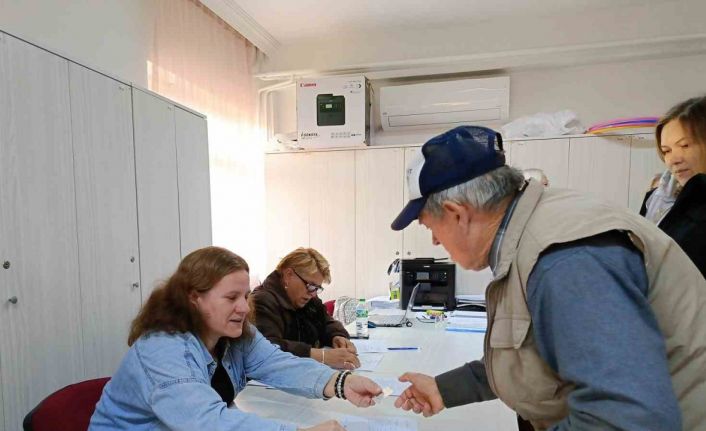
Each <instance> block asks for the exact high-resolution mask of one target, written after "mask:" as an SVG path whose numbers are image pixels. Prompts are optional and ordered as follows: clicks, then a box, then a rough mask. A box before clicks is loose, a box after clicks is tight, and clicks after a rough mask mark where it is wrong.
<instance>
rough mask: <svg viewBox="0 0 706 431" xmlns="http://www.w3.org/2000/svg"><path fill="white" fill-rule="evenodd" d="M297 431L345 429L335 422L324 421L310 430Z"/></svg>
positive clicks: (298, 430) (337, 430)
mask: <svg viewBox="0 0 706 431" xmlns="http://www.w3.org/2000/svg"><path fill="white" fill-rule="evenodd" d="M297 431H346V429H345V428H343V425H341V424H339V423H338V422H336V421H326V422H323V423H320V424H318V425H316V426H313V427H311V428H297Z"/></svg>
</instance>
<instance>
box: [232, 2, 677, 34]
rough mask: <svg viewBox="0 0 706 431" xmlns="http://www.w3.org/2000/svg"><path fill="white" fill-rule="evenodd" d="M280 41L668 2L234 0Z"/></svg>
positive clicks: (421, 28) (420, 28)
mask: <svg viewBox="0 0 706 431" xmlns="http://www.w3.org/2000/svg"><path fill="white" fill-rule="evenodd" d="M233 1H234V3H237V5H238V6H239V7H240V8H241V9H242V11H243V12H245V13H246V14H247V15H249V17H251V18H252V19H253V20H254V21H255V22H256V23H257V24H258V25H259V26H260V27H261V28H262V29H263V30H264V31H266V32H267V33H269V34H270V35H271V36H272V37H273V38H274V39H276V41H277V42H278V43H279V44H282V45H287V44H290V43H293V42H295V41H297V40H300V39H311V38H325V37H331V36H332V35H335V34H343V33H346V34H356V33H364V32H369V31H375V32H384V31H395V30H410V29H414V28H417V29H419V30H420V31H423V30H424V29H425V28H439V26H444V25H446V26H461V25H469V24H472V23H475V22H480V21H487V20H497V19H500V18H508V17H514V18H517V17H523V16H546V15H562V14H574V13H581V12H585V11H596V10H601V9H604V10H606V11H608V10H609V8H614V7H621V6H631V5H645V4H647V3H664V2H665V0H437V1H430V0H233Z"/></svg>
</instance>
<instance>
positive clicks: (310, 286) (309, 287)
mask: <svg viewBox="0 0 706 431" xmlns="http://www.w3.org/2000/svg"><path fill="white" fill-rule="evenodd" d="M292 272H294V274H295V275H296V276H297V277H299V279H300V280H301V281H302V283H304V285H305V286H306V291H307V292H309V293H316V294H317V295H318V294H319V293H321V292H323V291H324V288H323V287H321V286H319V285H318V284H314V283H310V282H308V281H306V280H304V279H303V278H302V276H301V275H299V274H298V273H297V271H295V270H293V269H292Z"/></svg>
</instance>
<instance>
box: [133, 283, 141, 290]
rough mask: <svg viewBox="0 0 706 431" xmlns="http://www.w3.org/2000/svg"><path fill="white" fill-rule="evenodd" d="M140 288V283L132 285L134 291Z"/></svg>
mask: <svg viewBox="0 0 706 431" xmlns="http://www.w3.org/2000/svg"><path fill="white" fill-rule="evenodd" d="M138 287H140V283H138V282H135V283H132V288H133V289H137V288H138Z"/></svg>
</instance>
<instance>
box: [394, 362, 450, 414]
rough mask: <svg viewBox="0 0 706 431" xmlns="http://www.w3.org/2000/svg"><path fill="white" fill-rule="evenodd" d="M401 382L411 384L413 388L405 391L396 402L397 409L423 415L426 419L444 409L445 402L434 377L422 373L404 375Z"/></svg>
mask: <svg viewBox="0 0 706 431" xmlns="http://www.w3.org/2000/svg"><path fill="white" fill-rule="evenodd" d="M399 380H400V382H409V383H411V384H412V386H410V387H408V388H407V389H405V390H404V392H402V395H400V396H399V397H398V398H397V400H395V407H397V408H401V409H403V410H407V411H409V410H412V411H414V413H422V414H423V415H424V417H429V416H433V415H435V414H437V413H439V412H440V411H442V410H443V409H444V401H443V400H442V398H441V393H440V392H439V387H438V386H437V385H436V380H434V378H433V377H431V376H427V375H425V374H420V373H404V374H402V376H400V378H399Z"/></svg>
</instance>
